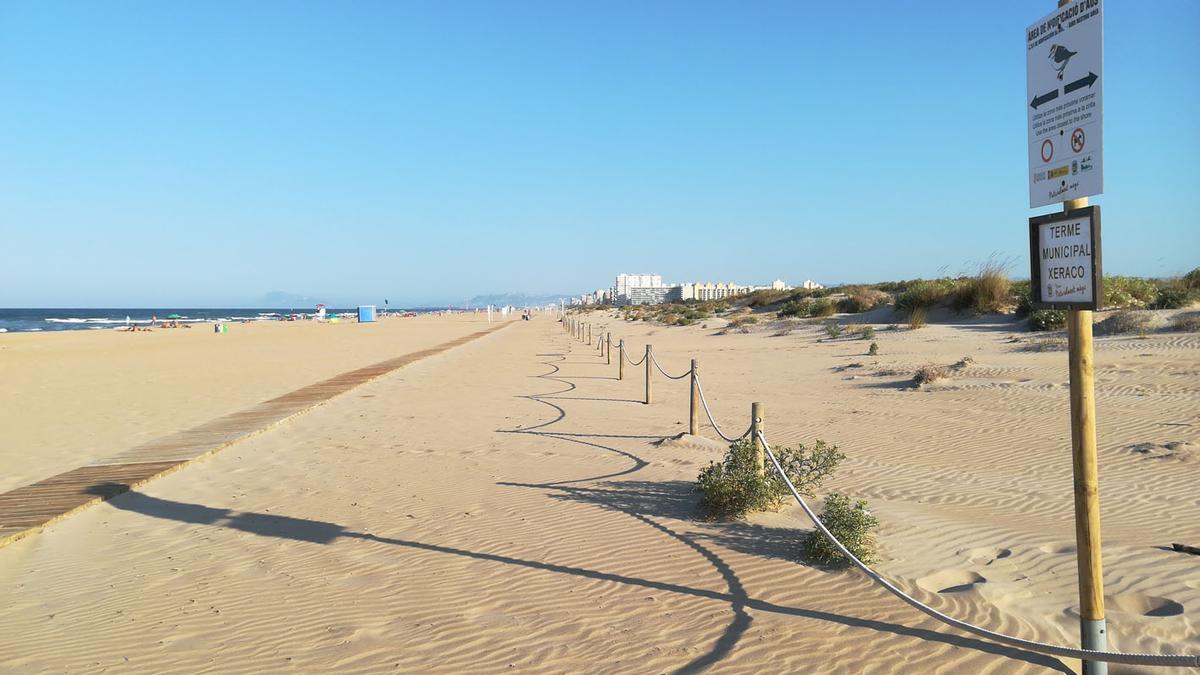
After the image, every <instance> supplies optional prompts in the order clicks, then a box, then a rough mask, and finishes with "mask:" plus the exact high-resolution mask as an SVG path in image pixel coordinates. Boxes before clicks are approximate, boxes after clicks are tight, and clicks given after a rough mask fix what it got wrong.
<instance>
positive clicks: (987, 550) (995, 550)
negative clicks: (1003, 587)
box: [967, 546, 1012, 565]
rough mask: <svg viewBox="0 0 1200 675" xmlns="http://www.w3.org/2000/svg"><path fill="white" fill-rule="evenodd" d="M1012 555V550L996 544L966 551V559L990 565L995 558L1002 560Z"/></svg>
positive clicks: (974, 562) (978, 563)
mask: <svg viewBox="0 0 1200 675" xmlns="http://www.w3.org/2000/svg"><path fill="white" fill-rule="evenodd" d="M1010 555H1012V550H1011V549H1007V548H1000V547H998V546H984V547H982V548H973V549H971V550H970V551H967V556H968V559H969V560H970V561H971V563H972V564H974V565H991V564H992V563H994V562H996V561H997V560H1003V559H1005V558H1007V557H1008V556H1010Z"/></svg>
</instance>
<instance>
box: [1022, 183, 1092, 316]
mask: <svg viewBox="0 0 1200 675" xmlns="http://www.w3.org/2000/svg"><path fill="white" fill-rule="evenodd" d="M1029 248H1030V251H1029V252H1030V254H1031V255H1030V262H1031V263H1032V265H1031V266H1030V275H1029V276H1030V280H1031V281H1032V283H1033V289H1032V290H1033V297H1032V298H1031V299H1032V300H1033V306H1034V307H1035V308H1038V309H1042V308H1059V309H1091V310H1095V309H1098V308H1099V306H1100V304H1101V302H1100V299H1101V298H1103V294H1104V290H1103V287H1102V283H1103V281H1102V280H1103V279H1104V276H1103V274H1102V271H1101V269H1100V207H1099V206H1086V207H1084V208H1081V209H1075V210H1073V211H1070V212H1068V213H1051V214H1047V215H1044V216H1037V217H1035V218H1030V219H1029Z"/></svg>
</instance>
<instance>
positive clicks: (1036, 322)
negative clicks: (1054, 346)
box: [1029, 309, 1067, 330]
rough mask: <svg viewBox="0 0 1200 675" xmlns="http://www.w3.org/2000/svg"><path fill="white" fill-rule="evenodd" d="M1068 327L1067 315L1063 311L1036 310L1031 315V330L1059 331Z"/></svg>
mask: <svg viewBox="0 0 1200 675" xmlns="http://www.w3.org/2000/svg"><path fill="white" fill-rule="evenodd" d="M1066 325H1067V313H1066V312H1065V311H1064V310H1061V309H1036V310H1033V311H1032V312H1030V313H1029V328H1030V330H1059V329H1061V328H1064V327H1065V326H1066Z"/></svg>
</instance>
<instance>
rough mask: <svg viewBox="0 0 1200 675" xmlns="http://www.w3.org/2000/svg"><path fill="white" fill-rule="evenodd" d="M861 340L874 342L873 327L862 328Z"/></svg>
mask: <svg viewBox="0 0 1200 675" xmlns="http://www.w3.org/2000/svg"><path fill="white" fill-rule="evenodd" d="M862 339H864V340H874V339H875V328H874V327H873V326H866V327H864V328H863V329H862Z"/></svg>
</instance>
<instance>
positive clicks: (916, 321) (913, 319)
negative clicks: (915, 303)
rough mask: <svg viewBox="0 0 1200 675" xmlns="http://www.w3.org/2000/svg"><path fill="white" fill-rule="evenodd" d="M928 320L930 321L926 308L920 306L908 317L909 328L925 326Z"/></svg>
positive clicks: (914, 328)
mask: <svg viewBox="0 0 1200 675" xmlns="http://www.w3.org/2000/svg"><path fill="white" fill-rule="evenodd" d="M928 321H929V314H928V313H927V312H926V311H925V308H924V307H918V308H916V309H914V310H913V311H912V314H911V315H909V317H908V329H909V330H916V329H918V328H924V327H925V324H926V323H928Z"/></svg>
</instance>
